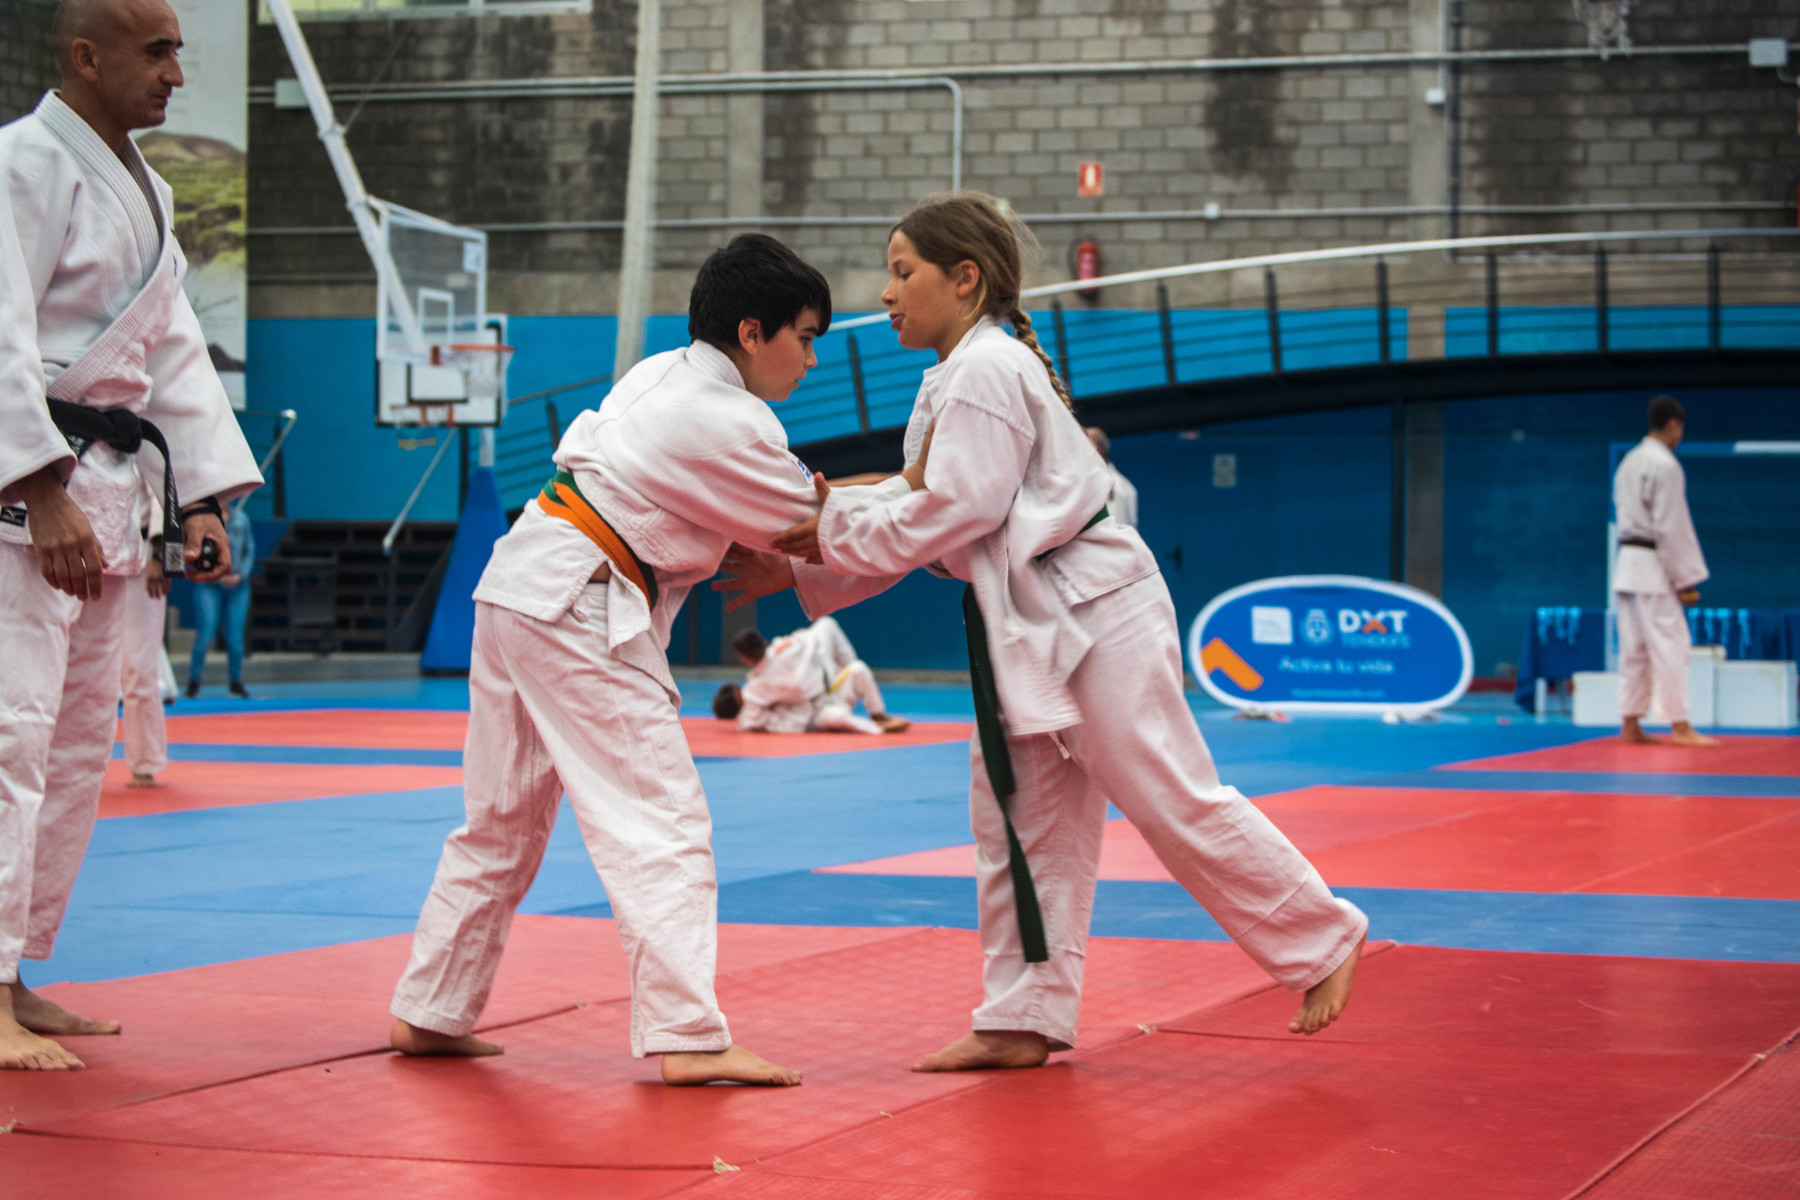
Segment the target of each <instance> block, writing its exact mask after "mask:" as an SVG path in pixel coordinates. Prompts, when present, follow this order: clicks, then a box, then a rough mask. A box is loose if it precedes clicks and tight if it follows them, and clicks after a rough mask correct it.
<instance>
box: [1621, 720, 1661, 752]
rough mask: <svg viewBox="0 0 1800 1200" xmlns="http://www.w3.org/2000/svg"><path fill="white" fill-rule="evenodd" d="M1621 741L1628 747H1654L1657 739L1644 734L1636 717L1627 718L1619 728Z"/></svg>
mask: <svg viewBox="0 0 1800 1200" xmlns="http://www.w3.org/2000/svg"><path fill="white" fill-rule="evenodd" d="M1619 740H1620V741H1621V742H1624V743H1625V744H1626V745H1627V746H1654V745H1656V744H1657V742H1656V739H1655V738H1653V737H1651V736H1650V735H1649V734H1647V733H1645V732H1644V727H1643V726H1642V725H1639V724H1638V719H1637V718H1636V717H1626V718H1625V720H1624V722H1623V723H1622V724H1621V725H1620V726H1619Z"/></svg>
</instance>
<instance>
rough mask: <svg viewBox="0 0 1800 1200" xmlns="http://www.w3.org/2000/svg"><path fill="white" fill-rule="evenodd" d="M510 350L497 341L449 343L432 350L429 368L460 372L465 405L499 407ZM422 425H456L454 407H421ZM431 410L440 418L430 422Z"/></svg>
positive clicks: (510, 356) (510, 357) (431, 405)
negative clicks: (451, 368)
mask: <svg viewBox="0 0 1800 1200" xmlns="http://www.w3.org/2000/svg"><path fill="white" fill-rule="evenodd" d="M512 356H513V348H512V347H511V346H507V345H502V344H500V343H496V342H449V343H444V344H441V345H435V346H433V347H432V348H431V365H432V366H434V367H454V368H455V369H456V370H457V371H459V372H461V373H462V377H463V396H464V401H463V402H465V403H469V404H473V405H483V406H485V405H490V404H491V405H494V406H495V409H496V411H497V410H498V407H499V400H500V385H501V383H502V381H504V380H505V378H506V365H507V364H508V363H509V362H511V361H512ZM419 407H420V409H421V410H422V411H421V413H420V416H421V423H422V424H442V425H448V426H451V427H454V426H455V425H456V404H454V403H450V404H440V403H435V402H427V403H423V404H420V406H419ZM433 410H436V412H437V414H438V416H439V419H438V420H437V421H432V420H431V418H432V414H433Z"/></svg>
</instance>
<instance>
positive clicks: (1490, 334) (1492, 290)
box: [1487, 250, 1500, 358]
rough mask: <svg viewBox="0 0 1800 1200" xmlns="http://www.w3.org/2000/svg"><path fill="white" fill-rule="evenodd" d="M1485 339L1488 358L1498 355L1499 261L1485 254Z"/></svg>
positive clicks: (1492, 253) (1492, 254) (1489, 253)
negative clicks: (1486, 340)
mask: <svg viewBox="0 0 1800 1200" xmlns="http://www.w3.org/2000/svg"><path fill="white" fill-rule="evenodd" d="M1487 339H1488V357H1490V358H1492V357H1494V356H1495V355H1498V354H1499V353H1500V260H1499V259H1498V258H1496V257H1494V252H1493V251H1492V250H1489V251H1488V252H1487Z"/></svg>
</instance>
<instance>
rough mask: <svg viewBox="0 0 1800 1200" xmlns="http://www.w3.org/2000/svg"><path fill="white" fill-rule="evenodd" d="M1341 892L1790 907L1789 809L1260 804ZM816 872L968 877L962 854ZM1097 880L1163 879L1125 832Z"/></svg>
mask: <svg viewBox="0 0 1800 1200" xmlns="http://www.w3.org/2000/svg"><path fill="white" fill-rule="evenodd" d="M1256 804H1257V806H1258V807H1260V808H1261V809H1262V810H1263V811H1264V812H1266V813H1268V815H1269V817H1270V819H1272V820H1273V821H1274V822H1275V824H1276V825H1277V826H1279V827H1280V828H1281V830H1282V831H1283V832H1284V833H1286V834H1287V836H1288V837H1289V838H1290V839H1291V840H1292V841H1293V842H1294V844H1295V845H1296V846H1298V847H1299V848H1300V849H1301V851H1303V852H1304V853H1305V854H1306V856H1307V857H1308V858H1309V859H1311V860H1312V861H1313V863H1314V864H1315V865H1316V866H1317V867H1318V868H1319V870H1320V872H1321V873H1322V874H1323V875H1324V876H1325V878H1326V879H1328V880H1330V881H1331V882H1332V883H1333V884H1338V885H1341V886H1345V887H1395V888H1446V889H1453V890H1477V891H1512V892H1571V891H1580V892H1606V893H1614V894H1631V895H1670V896H1739V897H1746V898H1752V899H1770V900H1794V899H1800V870H1796V869H1795V868H1794V863H1795V862H1796V861H1800V806H1796V805H1795V804H1794V802H1793V801H1792V800H1785V799H1756V798H1738V797H1729V796H1650V795H1645V796H1630V795H1597V794H1589V793H1575V792H1486V791H1469V790H1464V789H1456V790H1444V791H1432V790H1428V789H1423V788H1396V789H1384V788H1370V787H1337V786H1330V785H1320V786H1317V787H1310V788H1304V789H1301V790H1300V791H1296V792H1286V793H1281V794H1277V795H1272V796H1263V797H1260V798H1258V799H1257V801H1256ZM827 870H830V871H833V872H840V873H847V874H876V875H959V876H969V875H973V874H974V873H975V851H974V847H973V846H951V847H946V848H943V849H938V850H926V851H922V852H919V853H916V854H905V855H898V856H895V857H892V858H884V859H877V860H874V861H871V862H864V863H853V864H850V865H847V866H842V867H831V868H827ZM1100 878H1102V879H1118V880H1149V881H1167V880H1169V879H1170V875H1169V873H1168V871H1167V869H1165V868H1164V867H1163V865H1162V863H1161V862H1160V861H1159V860H1158V859H1157V857H1156V855H1155V853H1154V852H1153V851H1152V850H1151V849H1150V847H1149V845H1148V844H1146V843H1145V842H1144V840H1143V838H1142V837H1141V836H1140V835H1139V834H1138V832H1137V830H1136V829H1134V828H1132V826H1131V825H1130V823H1129V822H1126V821H1123V820H1114V821H1109V822H1108V823H1107V828H1106V840H1105V842H1104V843H1103V845H1102V848H1101V854H1100Z"/></svg>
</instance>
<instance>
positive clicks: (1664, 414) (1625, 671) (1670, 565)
mask: <svg viewBox="0 0 1800 1200" xmlns="http://www.w3.org/2000/svg"><path fill="white" fill-rule="evenodd" d="M1686 429H1687V413H1686V412H1685V411H1684V410H1683V409H1682V407H1681V404H1680V402H1679V401H1677V400H1676V399H1675V398H1674V397H1673V396H1658V397H1656V399H1654V400H1652V401H1651V402H1650V433H1649V435H1648V436H1646V437H1645V438H1644V440H1643V441H1641V442H1639V443H1638V444H1637V445H1636V446H1635V447H1634V448H1633V449H1632V450H1631V452H1630V453H1629V454H1627V455H1626V456H1625V458H1624V460H1623V461H1622V462H1620V463H1619V472H1618V474H1617V475H1615V476H1614V477H1613V509H1614V511H1615V512H1616V513H1617V515H1618V522H1619V557H1618V560H1617V562H1616V564H1615V565H1614V569H1613V593H1614V607H1615V610H1616V611H1617V613H1618V626H1619V714H1620V716H1621V717H1622V718H1623V721H1622V725H1623V728H1622V730H1621V733H1620V736H1622V737H1623V738H1624V740H1625V741H1627V742H1631V743H1642V742H1651V741H1654V740H1655V739H1654V738H1652V737H1650V736H1649V735H1648V734H1646V733H1645V732H1644V731H1643V728H1642V726H1641V724H1640V723H1641V722H1642V720H1643V718H1644V717H1646V716H1648V715H1649V713H1650V700H1651V697H1652V695H1654V696H1655V698H1656V700H1657V701H1658V702H1659V703H1660V704H1661V706H1662V712H1663V715H1664V716H1666V717H1668V719H1669V724H1670V726H1671V733H1670V738H1669V740H1670V741H1672V742H1674V743H1675V744H1676V745H1678V746H1711V745H1716V744H1717V743H1716V740H1715V739H1713V738H1709V737H1705V736H1703V735H1701V734H1698V733H1695V732H1694V727H1693V725H1691V724H1690V723H1689V722H1688V703H1687V684H1688V647H1689V646H1690V645H1691V639H1690V636H1689V634H1688V624H1687V614H1686V613H1684V612H1683V611H1682V609H1683V607H1684V606H1685V607H1692V606H1693V605H1695V604H1698V603H1699V602H1700V593H1699V592H1698V591H1696V590H1695V589H1696V587H1697V586H1698V585H1699V584H1700V583H1701V581H1703V580H1704V579H1705V578H1706V577H1707V574H1708V572H1707V570H1706V559H1705V558H1704V557H1703V556H1702V555H1701V553H1700V539H1699V538H1698V537H1697V536H1696V535H1695V533H1694V519H1693V517H1692V516H1690V515H1689V513H1688V506H1687V477H1686V476H1685V475H1683V474H1682V470H1681V464H1680V463H1679V462H1678V461H1676V458H1675V447H1677V446H1679V445H1680V444H1681V435H1682V434H1683V433H1684V432H1685V431H1686Z"/></svg>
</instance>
